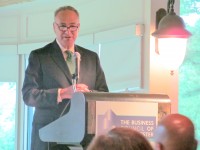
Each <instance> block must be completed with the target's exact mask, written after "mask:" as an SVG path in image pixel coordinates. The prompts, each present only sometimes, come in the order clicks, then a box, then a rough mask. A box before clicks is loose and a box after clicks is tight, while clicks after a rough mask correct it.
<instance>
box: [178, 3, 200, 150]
mask: <svg viewBox="0 0 200 150" xmlns="http://www.w3.org/2000/svg"><path fill="white" fill-rule="evenodd" d="M180 2H181V3H180V4H181V5H180V14H181V17H182V18H183V19H184V21H185V23H186V27H187V29H188V30H189V31H190V32H191V33H192V36H191V38H190V39H189V41H188V47H187V53H186V57H185V60H184V62H183V64H182V65H181V67H180V69H179V113H181V114H184V115H186V116H188V117H189V118H190V119H191V120H192V121H193V122H194V125H195V128H196V138H197V139H198V140H200V124H199V122H200V113H199V108H200V76H199V74H200V69H199V68H200V61H199V58H200V45H199V41H200V30H199V29H200V9H199V6H200V2H199V0H189V1H188V0H181V1H180ZM198 149H200V146H199V147H198Z"/></svg>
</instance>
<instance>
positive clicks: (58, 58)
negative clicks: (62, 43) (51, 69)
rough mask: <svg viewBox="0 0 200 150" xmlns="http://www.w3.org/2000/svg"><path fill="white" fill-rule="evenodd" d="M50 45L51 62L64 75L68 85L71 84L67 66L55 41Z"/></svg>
mask: <svg viewBox="0 0 200 150" xmlns="http://www.w3.org/2000/svg"><path fill="white" fill-rule="evenodd" d="M52 44H53V47H52V49H51V57H52V59H53V61H54V62H55V63H56V64H57V66H58V67H59V68H60V69H61V70H62V72H63V73H64V74H65V76H66V78H67V80H68V82H69V83H70V84H72V76H71V73H70V71H69V68H68V67H67V64H66V62H65V60H64V57H63V54H62V52H61V49H60V47H59V46H58V44H57V43H56V41H54V42H53V43H52Z"/></svg>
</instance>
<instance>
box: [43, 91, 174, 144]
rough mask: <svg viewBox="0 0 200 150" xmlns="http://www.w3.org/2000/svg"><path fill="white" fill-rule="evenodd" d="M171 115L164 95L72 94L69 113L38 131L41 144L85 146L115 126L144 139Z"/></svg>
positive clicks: (150, 135) (167, 99)
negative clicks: (132, 131) (139, 134)
mask: <svg viewBox="0 0 200 150" xmlns="http://www.w3.org/2000/svg"><path fill="white" fill-rule="evenodd" d="M170 112H171V102H170V99H169V97H168V96H167V95H162V94H133V93H104V92H91V93H80V92H77V93H74V95H73V97H72V99H71V102H70V110H69V112H68V113H67V114H65V115H64V116H62V117H60V118H58V119H57V120H55V121H54V122H52V123H50V124H48V125H47V126H45V127H43V128H41V129H40V130H39V135H40V138H41V140H42V141H45V142H57V143H59V144H67V145H82V146H83V147H84V146H86V145H87V144H88V143H89V142H90V141H91V138H92V137H93V136H94V135H95V134H103V133H104V132H107V131H108V130H109V129H111V128H113V127H116V126H123V127H130V128H134V129H136V130H138V131H139V132H141V133H142V134H144V135H145V136H146V137H147V138H152V137H153V131H154V129H155V127H156V125H157V123H158V122H159V120H160V119H161V118H162V117H163V116H165V115H167V114H170Z"/></svg>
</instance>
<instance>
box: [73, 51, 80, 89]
mask: <svg viewBox="0 0 200 150" xmlns="http://www.w3.org/2000/svg"><path fill="white" fill-rule="evenodd" d="M73 58H74V61H75V72H74V74H73V75H72V85H73V89H74V92H76V83H77V82H78V79H79V71H80V61H81V55H80V54H79V52H74V54H73Z"/></svg>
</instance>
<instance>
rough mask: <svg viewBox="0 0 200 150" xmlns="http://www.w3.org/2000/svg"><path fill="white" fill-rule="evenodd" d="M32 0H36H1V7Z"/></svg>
mask: <svg viewBox="0 0 200 150" xmlns="http://www.w3.org/2000/svg"><path fill="white" fill-rule="evenodd" d="M31 1H34V0H1V1H0V7H3V6H9V5H14V4H19V3H25V2H31Z"/></svg>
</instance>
